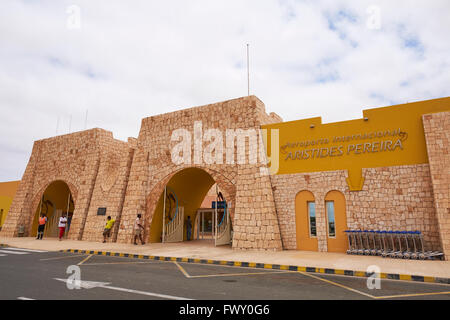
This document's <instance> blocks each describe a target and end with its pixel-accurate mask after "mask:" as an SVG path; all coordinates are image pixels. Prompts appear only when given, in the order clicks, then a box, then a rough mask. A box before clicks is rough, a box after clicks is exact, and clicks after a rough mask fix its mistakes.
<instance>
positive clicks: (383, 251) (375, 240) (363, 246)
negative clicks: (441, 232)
mask: <svg viewBox="0 0 450 320" xmlns="http://www.w3.org/2000/svg"><path fill="white" fill-rule="evenodd" d="M345 233H346V234H347V236H348V243H349V249H348V250H347V254H357V255H366V256H368V255H371V256H381V257H383V258H387V257H389V258H397V259H416V260H418V259H419V260H426V259H428V260H436V259H442V258H443V256H444V254H443V253H442V252H439V251H426V250H425V246H424V241H423V235H422V233H421V232H420V231H379V230H378V231H375V230H346V231H345Z"/></svg>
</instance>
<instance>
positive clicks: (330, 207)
mask: <svg viewBox="0 0 450 320" xmlns="http://www.w3.org/2000/svg"><path fill="white" fill-rule="evenodd" d="M325 206H326V209H327V218H328V237H333V238H334V237H336V223H335V218H334V201H325Z"/></svg>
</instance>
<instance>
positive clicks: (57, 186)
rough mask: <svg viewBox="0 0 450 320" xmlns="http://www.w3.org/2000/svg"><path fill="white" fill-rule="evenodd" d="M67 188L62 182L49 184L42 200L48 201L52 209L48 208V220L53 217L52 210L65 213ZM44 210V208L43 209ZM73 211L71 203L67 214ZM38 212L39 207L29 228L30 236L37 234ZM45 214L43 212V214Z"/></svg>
mask: <svg viewBox="0 0 450 320" xmlns="http://www.w3.org/2000/svg"><path fill="white" fill-rule="evenodd" d="M69 192H70V190H69V187H68V186H67V184H66V183H65V182H63V181H55V182H53V183H51V184H50V185H49V186H48V187H47V189H46V190H45V192H44V200H50V201H51V202H52V203H53V205H54V207H52V206H48V212H47V218H48V219H50V218H51V217H52V216H53V212H54V209H55V208H56V210H58V209H59V210H62V211H64V212H66V211H67V199H68V196H69ZM43 208H44V207H43ZM73 211H74V205H73V203H72V202H70V204H69V212H73ZM39 212H40V205H38V207H37V209H36V212H35V214H34V220H33V226H32V228H31V234H32V235H35V234H36V232H37V225H38V218H39ZM44 213H45V212H44Z"/></svg>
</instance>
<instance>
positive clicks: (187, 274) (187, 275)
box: [172, 261, 192, 278]
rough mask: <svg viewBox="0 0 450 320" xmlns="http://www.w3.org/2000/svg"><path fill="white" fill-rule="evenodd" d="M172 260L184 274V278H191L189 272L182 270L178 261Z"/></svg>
mask: <svg viewBox="0 0 450 320" xmlns="http://www.w3.org/2000/svg"><path fill="white" fill-rule="evenodd" d="M172 262H173V263H174V264H175V265H176V266H177V267H178V269H180V271H181V272H182V273H183V274H184V276H185V277H186V278H192V277H191V276H190V275H189V273H187V271H186V270H184V268H183V267H182V266H180V265H179V264H178V262H176V261H172Z"/></svg>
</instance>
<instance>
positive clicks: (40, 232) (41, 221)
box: [36, 213, 47, 240]
mask: <svg viewBox="0 0 450 320" xmlns="http://www.w3.org/2000/svg"><path fill="white" fill-rule="evenodd" d="M46 223H47V217H46V216H45V214H44V213H41V216H40V217H39V226H38V232H37V238H36V240H42V237H43V236H44V230H45V224H46Z"/></svg>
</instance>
